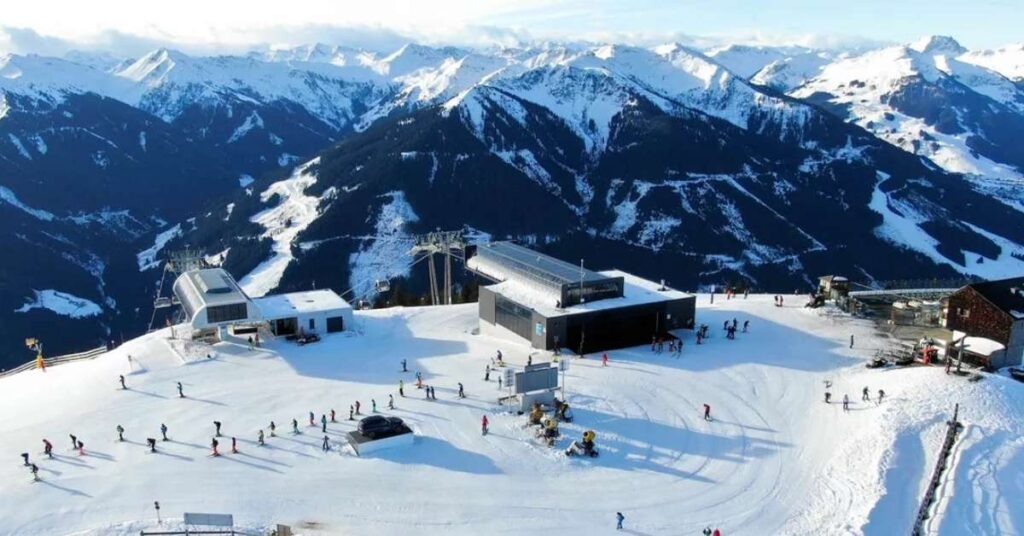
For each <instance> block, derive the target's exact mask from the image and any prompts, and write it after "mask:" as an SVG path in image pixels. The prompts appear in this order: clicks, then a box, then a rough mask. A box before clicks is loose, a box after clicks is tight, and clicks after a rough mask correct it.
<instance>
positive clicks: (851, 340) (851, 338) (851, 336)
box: [850, 335, 853, 348]
mask: <svg viewBox="0 0 1024 536" xmlns="http://www.w3.org/2000/svg"><path fill="white" fill-rule="evenodd" d="M850 348H853V335H850Z"/></svg>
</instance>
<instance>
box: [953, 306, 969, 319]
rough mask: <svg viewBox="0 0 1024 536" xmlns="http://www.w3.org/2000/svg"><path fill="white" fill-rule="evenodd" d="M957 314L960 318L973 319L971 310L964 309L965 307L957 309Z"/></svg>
mask: <svg viewBox="0 0 1024 536" xmlns="http://www.w3.org/2000/svg"><path fill="white" fill-rule="evenodd" d="M956 313H957V314H958V315H960V318H970V317H971V310H970V309H964V308H963V307H959V308H957V310H956Z"/></svg>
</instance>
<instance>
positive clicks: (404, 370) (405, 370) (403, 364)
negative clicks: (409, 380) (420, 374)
mask: <svg viewBox="0 0 1024 536" xmlns="http://www.w3.org/2000/svg"><path fill="white" fill-rule="evenodd" d="M405 365H406V362H405V360H404V359H403V360H402V372H409V369H407V368H406V367H405Z"/></svg>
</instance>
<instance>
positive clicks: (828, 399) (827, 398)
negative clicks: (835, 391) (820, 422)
mask: <svg viewBox="0 0 1024 536" xmlns="http://www.w3.org/2000/svg"><path fill="white" fill-rule="evenodd" d="M825 403H826V404H831V403H832V393H830V392H828V391H825Z"/></svg>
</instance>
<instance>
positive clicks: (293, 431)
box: [292, 419, 301, 434]
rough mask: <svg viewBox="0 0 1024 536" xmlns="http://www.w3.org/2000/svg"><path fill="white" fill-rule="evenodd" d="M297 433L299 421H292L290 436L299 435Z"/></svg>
mask: <svg viewBox="0 0 1024 536" xmlns="http://www.w3.org/2000/svg"><path fill="white" fill-rule="evenodd" d="M300 433H301V432H299V420H298V419H292V434H300Z"/></svg>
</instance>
